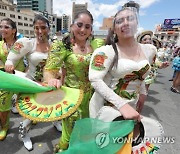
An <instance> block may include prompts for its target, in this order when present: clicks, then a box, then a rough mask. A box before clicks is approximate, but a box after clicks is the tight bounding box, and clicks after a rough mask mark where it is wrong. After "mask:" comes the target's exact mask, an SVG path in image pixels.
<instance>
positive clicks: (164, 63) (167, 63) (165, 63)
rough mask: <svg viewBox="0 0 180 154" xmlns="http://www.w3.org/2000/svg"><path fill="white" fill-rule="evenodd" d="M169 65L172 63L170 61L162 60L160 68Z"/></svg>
mask: <svg viewBox="0 0 180 154" xmlns="http://www.w3.org/2000/svg"><path fill="white" fill-rule="evenodd" d="M169 65H170V63H169V62H168V61H165V62H162V63H161V66H159V68H160V69H162V68H166V67H168V66H169Z"/></svg>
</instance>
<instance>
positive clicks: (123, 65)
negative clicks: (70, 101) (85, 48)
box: [89, 44, 156, 118]
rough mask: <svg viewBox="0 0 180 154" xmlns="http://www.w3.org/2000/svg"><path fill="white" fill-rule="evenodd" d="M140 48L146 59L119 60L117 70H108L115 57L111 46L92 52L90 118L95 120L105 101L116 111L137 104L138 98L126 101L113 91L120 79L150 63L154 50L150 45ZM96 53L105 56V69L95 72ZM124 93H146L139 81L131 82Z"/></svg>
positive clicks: (143, 45)
mask: <svg viewBox="0 0 180 154" xmlns="http://www.w3.org/2000/svg"><path fill="white" fill-rule="evenodd" d="M140 46H141V49H142V51H143V52H144V54H145V56H146V58H147V59H143V60H141V61H139V62H136V61H133V60H130V59H125V58H119V59H118V66H117V69H115V68H112V69H110V68H111V66H112V63H113V60H114V56H115V53H114V50H113V48H112V46H111V45H106V46H102V47H100V48H98V49H96V50H95V51H94V53H93V55H92V58H91V62H90V67H89V80H90V81H91V84H92V86H93V87H94V89H95V93H94V94H93V97H92V98H91V100H90V107H89V110H90V117H92V118H96V116H97V114H98V112H99V110H100V109H101V108H102V107H103V106H104V102H105V100H106V101H108V102H111V103H112V104H113V105H114V106H115V107H116V108H117V110H119V109H120V108H121V107H122V106H123V105H124V104H126V103H132V102H133V103H136V102H137V100H138V98H137V99H136V100H135V99H131V100H128V99H126V98H122V97H120V96H119V95H117V94H116V93H115V92H114V90H115V89H116V85H117V84H118V82H119V79H120V78H124V76H125V75H127V74H131V73H132V72H133V71H138V70H140V69H141V68H142V67H144V66H146V65H147V64H149V62H150V63H152V61H153V58H154V56H155V54H156V48H155V47H154V46H153V45H150V44H146V45H145V44H142V45H140ZM98 53H104V55H105V56H107V58H106V59H105V61H104V67H105V68H104V69H103V70H95V69H93V68H92V63H93V59H94V56H96V55H97V54H98ZM109 69H110V70H109ZM148 73H149V72H147V73H145V74H144V76H143V78H145V77H146V76H147V75H148ZM126 91H128V92H129V93H133V92H134V91H136V92H137V93H138V94H140V93H142V94H145V93H146V92H145V86H144V83H143V82H142V81H140V80H135V81H131V82H130V83H129V84H128V86H127V88H126Z"/></svg>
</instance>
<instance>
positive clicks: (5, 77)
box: [0, 71, 53, 93]
mask: <svg viewBox="0 0 180 154" xmlns="http://www.w3.org/2000/svg"><path fill="white" fill-rule="evenodd" d="M0 89H1V90H5V91H10V92H15V93H39V92H45V91H50V90H53V88H52V87H44V86H41V85H38V84H36V83H35V82H33V81H31V80H26V79H24V78H20V77H18V76H15V75H13V74H9V73H6V72H3V71H0Z"/></svg>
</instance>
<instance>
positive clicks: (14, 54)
mask: <svg viewBox="0 0 180 154" xmlns="http://www.w3.org/2000/svg"><path fill="white" fill-rule="evenodd" d="M33 25H34V32H35V36H36V37H35V38H34V39H28V38H22V39H19V40H17V41H16V43H15V44H14V46H13V49H12V50H11V52H10V53H9V55H8V58H7V61H6V67H5V68H6V71H8V72H11V71H12V70H14V64H15V62H16V61H17V60H18V59H20V58H21V57H23V56H26V57H27V61H28V66H29V67H28V69H27V71H26V73H25V76H26V77H27V78H29V79H31V80H34V81H36V82H42V81H43V68H44V66H45V62H46V59H47V57H48V53H49V51H50V46H51V42H49V39H48V37H49V31H50V25H49V21H48V20H47V19H46V18H44V17H43V16H41V15H37V16H36V17H35V19H34V22H33ZM31 123H32V121H31V120H29V119H25V120H24V121H23V122H21V123H20V127H19V128H20V129H19V131H20V134H21V137H22V141H23V142H24V146H25V148H26V149H27V150H32V149H33V146H32V142H31V140H30V137H29V135H28V134H27V133H28V130H29V128H30V126H31ZM54 126H55V127H56V128H57V130H59V131H60V130H61V125H60V124H59V123H58V122H55V123H54Z"/></svg>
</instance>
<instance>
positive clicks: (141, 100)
mask: <svg viewBox="0 0 180 154" xmlns="http://www.w3.org/2000/svg"><path fill="white" fill-rule="evenodd" d="M146 98H147V95H144V94H140V95H139V100H138V102H137V105H136V110H137V111H138V112H139V113H141V111H142V109H143V107H144V102H145V100H146Z"/></svg>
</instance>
